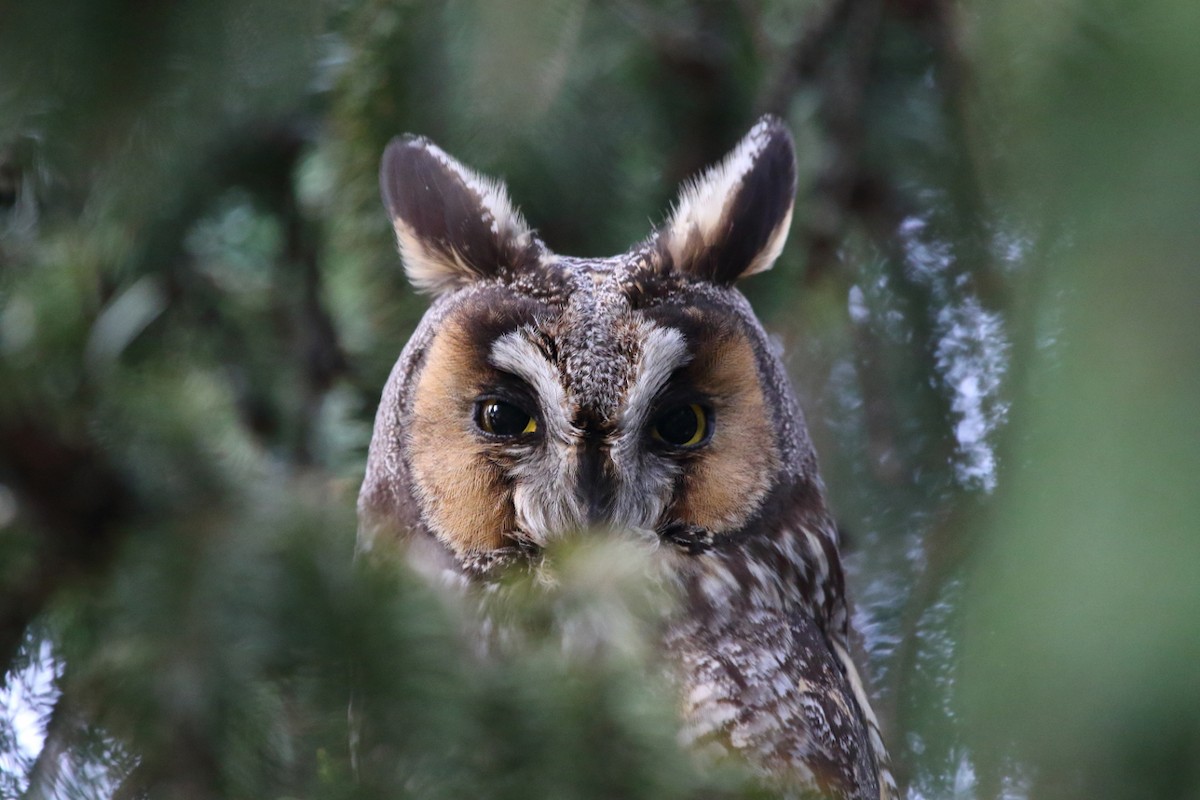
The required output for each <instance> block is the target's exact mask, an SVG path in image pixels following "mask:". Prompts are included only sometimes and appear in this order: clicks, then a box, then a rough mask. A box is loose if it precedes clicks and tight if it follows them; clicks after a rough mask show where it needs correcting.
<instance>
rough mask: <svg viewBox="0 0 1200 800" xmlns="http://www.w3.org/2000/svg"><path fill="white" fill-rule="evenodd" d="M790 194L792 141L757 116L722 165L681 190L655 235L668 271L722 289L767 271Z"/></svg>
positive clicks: (783, 230) (786, 221)
mask: <svg viewBox="0 0 1200 800" xmlns="http://www.w3.org/2000/svg"><path fill="white" fill-rule="evenodd" d="M795 195H796V155H795V148H794V146H793V144H792V135H791V134H790V133H789V132H788V129H787V127H786V126H785V125H784V124H783V121H782V120H780V119H779V118H778V117H774V116H771V115H767V116H764V117H762V118H761V119H760V120H759V121H758V123H757V124H755V126H754V127H753V128H751V129H750V132H749V133H747V134H746V135H745V137H743V139H742V140H741V141H740V142H738V144H737V146H736V147H734V149H733V150H732V152H730V153H729V155H727V156H726V157H725V159H724V160H723V161H722V162H721V163H719V164H717V165H716V166H714V167H712V168H710V169H709V170H708V171H707V172H705V173H704V174H702V175H700V176H698V177H696V178H694V179H693V180H691V181H689V182H687V183H686V184H684V186H683V189H682V191H681V192H680V194H679V200H678V201H677V202H676V204H675V210H674V212H673V213H672V214H671V218H670V219H669V220H668V221H667V223H666V225H665V226H664V227H663V228H662V230H660V231H659V233H658V245H659V248H660V251H661V253H662V255H663V257H664V258H665V259H666V260H667V261H668V263H670V264H671V268H672V269H674V270H676V271H677V272H680V273H682V274H685V275H689V276H691V277H693V278H695V279H697V280H702V281H709V282H712V283H717V284H722V285H726V286H728V285H730V284H732V283H733V282H734V281H736V280H738V279H739V278H744V277H746V276H747V275H754V274H755V273H758V272H763V271H765V270H768V269H770V268H771V265H772V264H773V263H775V259H776V258H778V257H779V253H780V252H781V251H782V250H783V244H784V242H785V241H786V240H787V234H788V228H789V227H790V226H791V222H792V206H793V204H794V201H795Z"/></svg>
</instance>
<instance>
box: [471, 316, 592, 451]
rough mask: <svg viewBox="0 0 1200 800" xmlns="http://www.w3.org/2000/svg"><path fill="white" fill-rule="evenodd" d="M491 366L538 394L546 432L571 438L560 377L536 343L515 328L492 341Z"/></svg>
mask: <svg viewBox="0 0 1200 800" xmlns="http://www.w3.org/2000/svg"><path fill="white" fill-rule="evenodd" d="M489 361H490V362H491V363H492V366H494V367H496V368H497V369H502V370H504V371H505V372H511V373H512V374H513V375H516V376H517V377H518V378H521V379H523V380H524V381H525V382H526V383H528V384H529V385H530V386H531V387H533V391H534V392H535V393H536V394H537V396H538V400H539V401H540V405H541V409H540V410H541V411H542V414H541V416H542V424H543V425H544V426H545V431H544V432H545V434H546V435H549V436H553V437H554V438H556V439H561V440H563V441H567V440H569V439H570V438H571V436H572V433H573V429H572V425H571V409H570V404H569V403H568V402H567V394H566V392H565V391H564V390H563V387H562V382H561V381H560V380H559V375H558V370H557V369H556V368H555V366H554V365H553V364H551V363H550V361H549V360H548V359H547V358H546V355H545V353H543V352H542V351H541V350H539V349H538V347H537V345H535V344H534V343H533V342H531V341H529V339H528V338H527V337H525V336H524V335H522V331H520V330H516V331H512V332H511V333H506V334H504V335H503V336H501V337H500V338H499V339H497V340H496V341H495V342H493V343H492V352H491V357H490V358H489ZM555 412H557V413H555Z"/></svg>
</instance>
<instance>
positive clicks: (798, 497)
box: [359, 117, 894, 798]
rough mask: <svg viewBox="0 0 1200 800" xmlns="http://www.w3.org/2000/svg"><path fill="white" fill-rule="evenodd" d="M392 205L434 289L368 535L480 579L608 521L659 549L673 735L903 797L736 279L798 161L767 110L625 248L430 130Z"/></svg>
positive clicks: (413, 347) (809, 454) (765, 258)
mask: <svg viewBox="0 0 1200 800" xmlns="http://www.w3.org/2000/svg"><path fill="white" fill-rule="evenodd" d="M381 183H382V190H383V197H384V202H385V205H386V207H387V211H388V213H389V215H390V217H391V221H392V224H393V226H394V228H395V233H396V238H397V242H398V245H399V249H400V254H401V256H402V259H403V262H404V267H405V270H406V272H407V274H408V277H409V280H410V281H411V282H412V283H413V285H414V286H415V287H416V288H417V289H419V290H424V291H427V292H430V293H432V294H433V295H434V296H435V299H434V301H433V303H432V306H431V307H430V309H429V311H428V313H426V315H425V317H424V319H423V320H422V322H421V324H420V326H419V327H418V328H417V330H416V332H415V333H414V334H413V336H412V338H411V340H410V341H409V342H408V345H407V346H406V347H405V348H404V351H403V352H402V353H401V355H400V358H399V360H398V361H397V363H396V366H395V368H394V370H393V371H392V374H391V377H390V378H389V380H388V383H387V386H386V388H385V389H384V392H383V397H382V400H381V402H380V406H379V412H378V415H377V417H376V421H375V431H374V436H373V439H372V441H371V448H370V456H369V459H368V463H367V472H366V478H365V480H364V482H363V487H362V493H361V495H360V497H359V515H360V536H361V537H363V539H364V543H365V544H366V545H367V546H370V544H371V543H373V542H377V541H378V540H379V537H382V536H386V537H399V538H401V539H403V540H405V541H406V542H409V543H411V544H412V545H414V546H416V547H419V548H423V549H425V550H427V551H428V550H429V549H430V548H432V549H433V550H436V551H438V552H439V553H441V554H442V556H441V557H444V558H445V559H446V560H447V561H448V562H449V563H451V564H452V565H453V568H454V569H456V570H458V571H459V572H460V573H461V574H462V575H464V576H466V577H467V578H470V579H479V578H481V577H484V576H486V575H488V574H489V572H490V571H491V570H492V569H493V568H494V567H495V566H496V565H497V564H500V563H508V562H511V561H513V560H515V559H522V558H530V557H531V555H532V554H536V553H537V551H538V550H539V549H540V548H541V547H544V546H545V545H547V544H548V543H549V542H550V541H551V540H553V539H555V538H557V537H560V536H562V535H563V534H564V533H567V532H570V531H579V530H587V529H590V528H594V527H597V526H600V527H604V528H608V529H619V530H622V531H629V532H631V533H632V535H634V536H640V537H645V538H649V539H651V540H653V541H655V542H658V543H660V546H661V547H660V549H662V550H664V551H668V552H671V553H673V554H675V555H674V556H672V561H671V563H672V569H673V570H674V575H673V577H674V578H675V579H676V583H677V584H678V585H679V586H680V587H682V593H683V611H682V612H680V613H679V614H678V618H677V619H673V620H672V621H671V622H670V624H669V627H668V632H667V634H666V642H665V646H666V649H667V651H668V653H669V654H670V655H671V657H672V658H673V659H674V661H675V663H676V665H677V668H678V671H679V672H680V674H681V675H682V676H683V684H684V685H683V687H682V691H681V703H682V711H683V719H684V723H683V725H684V728H683V731H684V738H685V739H687V740H688V741H691V742H693V743H696V744H704V745H720V746H724V747H725V748H727V749H731V750H735V751H740V752H741V753H742V754H744V755H745V756H746V757H747V758H748V759H749V760H750V761H751V762H752V763H755V764H758V765H759V766H760V768H762V769H764V770H766V771H767V772H768V773H771V774H773V775H776V776H785V782H788V783H791V784H792V785H793V786H796V787H797V788H811V789H816V790H819V791H822V792H825V793H827V794H829V795H831V796H836V797H845V798H880V797H883V798H887V797H890V796H892V794H893V792H894V787H893V785H892V779H891V776H890V773H889V771H888V767H887V763H886V762H887V759H886V754H885V752H884V747H883V743H882V740H881V737H880V733H879V727H878V725H877V723H876V720H875V716H874V714H873V712H872V710H871V706H870V704H869V701H868V699H867V696H866V693H865V691H864V689H863V684H862V682H861V680H860V679H859V675H858V671H857V669H856V667H855V664H854V662H853V661H852V660H851V657H850V655H849V644H848V636H849V625H850V618H849V613H848V609H847V602H846V599H845V589H844V581H843V572H842V566H841V561H840V558H839V555H838V545H837V532H836V528H835V526H834V524H833V522H832V520H831V517H830V514H829V511H828V510H827V508H826V503H825V499H824V491H823V485H822V482H821V479H820V477H819V475H818V472H817V464H816V460H815V456H814V453H813V448H812V445H811V443H810V442H809V438H808V434H807V431H806V428H805V424H804V418H803V416H802V414H801V412H800V409H799V407H798V405H797V403H796V400H795V398H794V396H793V393H792V390H791V387H790V385H789V383H788V378H787V375H786V374H785V371H784V367H783V364H782V363H781V361H780V359H779V357H778V355H777V354H776V352H775V350H774V349H773V347H772V345H771V343H770V342H769V340H768V338H767V335H766V334H765V333H764V331H763V328H762V326H761V325H760V324H759V322H758V320H757V318H756V317H755V316H754V313H753V311H752V310H751V309H750V306H749V304H748V303H747V302H746V300H745V298H744V297H743V296H742V294H741V293H740V292H738V291H737V289H735V288H734V283H735V282H736V281H737V280H738V279H740V278H743V277H745V276H748V275H753V274H755V273H757V272H762V271H764V270H766V269H769V268H770V267H771V265H772V263H773V262H774V261H775V259H776V258H777V257H778V256H779V253H780V251H781V250H782V248H783V244H784V240H785V238H786V236H787V233H788V228H789V225H790V223H791V218H792V206H793V200H794V195H795V184H796V165H795V154H794V150H793V145H792V140H791V136H790V134H789V133H788V131H787V129H786V128H785V127H784V125H783V124H782V122H781V121H780V120H778V119H776V118H773V117H764V118H763V119H761V120H760V121H759V122H758V123H757V124H756V125H755V126H754V127H753V128H752V129H751V130H750V132H749V133H748V134H747V135H746V136H745V138H743V139H742V141H741V142H739V143H738V144H737V145H736V147H735V148H734V149H733V151H732V152H730V153H729V155H728V156H727V157H726V158H725V160H724V161H722V162H721V163H720V164H718V165H717V166H715V167H713V168H711V169H710V170H708V171H707V172H706V173H704V174H703V175H701V176H699V177H698V178H696V179H694V180H693V181H691V182H689V183H687V184H685V186H684V187H683V188H682V190H681V192H680V195H679V198H678V200H677V202H676V205H675V208H674V211H673V213H672V214H671V215H670V217H669V219H668V220H667V222H666V223H665V224H664V225H662V226H661V227H660V228H659V229H658V230H655V231H653V232H652V233H651V234H650V236H649V237H648V238H647V239H645V240H644V241H642V242H641V243H639V244H637V245H635V246H634V247H633V248H632V249H631V250H629V251H628V252H626V253H624V254H622V255H619V256H615V257H611V258H595V259H593V258H572V257H568V256H560V255H557V254H556V253H553V252H552V251H551V250H550V249H549V248H548V247H547V246H546V245H545V244H544V243H543V242H542V241H541V240H540V239H539V238H538V236H537V235H536V234H535V233H534V231H532V230H531V229H530V228H529V227H528V226H527V225H526V223H525V222H524V220H523V219H522V217H521V216H520V214H519V213H518V212H517V211H516V210H515V208H514V207H513V206H512V204H511V203H510V201H509V199H508V196H507V192H506V190H505V188H504V186H503V185H502V184H501V183H499V182H497V181H494V180H491V179H488V178H486V177H484V176H481V175H479V174H477V173H475V172H473V171H471V170H470V169H468V168H466V167H464V166H463V165H462V164H460V163H459V162H457V161H455V160H454V159H453V158H451V157H450V156H449V155H447V154H446V153H445V152H444V151H443V150H441V149H440V148H438V147H437V146H436V145H434V144H433V143H432V142H430V141H428V140H427V139H424V138H420V137H412V136H406V137H402V138H398V139H396V140H394V141H393V142H392V143H391V145H390V146H389V147H388V148H387V151H386V153H385V154H384V158H383V165H382V168H381Z"/></svg>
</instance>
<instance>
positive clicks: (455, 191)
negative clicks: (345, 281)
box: [379, 135, 541, 294]
mask: <svg viewBox="0 0 1200 800" xmlns="http://www.w3.org/2000/svg"><path fill="white" fill-rule="evenodd" d="M379 185H380V189H381V191H382V194H383V202H384V205H385V206H386V208H387V212H388V215H389V216H390V217H391V220H392V227H393V228H395V231H396V244H397V246H398V248H399V250H400V257H401V259H402V260H403V261H404V271H405V273H406V274H407V275H408V279H409V281H411V282H412V284H413V286H415V287H416V288H417V290H418V291H424V292H431V293H433V294H441V293H443V292H448V291H451V290H453V289H457V288H459V287H462V286H466V285H467V284H469V283H472V282H473V281H476V280H480V279H483V278H488V277H493V276H495V275H497V274H499V273H501V272H504V271H517V270H520V269H521V268H522V267H523V266H525V265H526V264H528V263H530V262H532V261H535V260H536V259H537V256H538V251H539V249H540V248H541V242H539V241H538V239H537V237H536V236H534V234H533V232H532V231H531V230H530V229H529V226H528V225H526V224H525V220H524V219H522V218H521V214H520V212H518V211H517V210H516V208H514V207H513V204H512V202H511V201H510V200H509V199H508V191H507V190H506V189H505V187H504V184H503V183H502V182H500V181H498V180H495V179H492V178H488V177H486V176H484V175H480V174H479V173H477V172H475V171H474V170H472V169H469V168H468V167H465V166H463V165H462V164H461V163H459V162H458V161H456V160H455V159H454V158H452V157H451V156H450V155H449V154H447V153H446V151H444V150H442V149H441V148H440V147H438V146H437V145H436V144H434V143H433V142H431V141H429V140H428V139H426V138H424V137H419V136H411V135H409V136H398V137H396V138H395V139H393V140H392V141H391V143H390V144H389V145H388V147H387V150H385V151H384V154H383V163H382V164H381V165H380V169H379Z"/></svg>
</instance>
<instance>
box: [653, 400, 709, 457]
mask: <svg viewBox="0 0 1200 800" xmlns="http://www.w3.org/2000/svg"><path fill="white" fill-rule="evenodd" d="M711 428H712V426H711V424H710V423H709V417H708V412H707V411H705V410H704V407H703V406H700V405H698V404H696V403H686V404H683V405H678V406H672V407H670V408H668V409H666V410H665V411H663V412H662V413H661V414H659V415H658V417H657V419H655V420H654V427H653V428H651V430H650V434H651V435H652V436H653V437H654V438H655V439H658V440H659V441H660V442H664V443H666V444H669V445H671V446H672V447H696V446H697V445H700V444H703V443H704V442H705V441H707V440H708V435H709V433H710V432H711Z"/></svg>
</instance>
